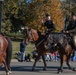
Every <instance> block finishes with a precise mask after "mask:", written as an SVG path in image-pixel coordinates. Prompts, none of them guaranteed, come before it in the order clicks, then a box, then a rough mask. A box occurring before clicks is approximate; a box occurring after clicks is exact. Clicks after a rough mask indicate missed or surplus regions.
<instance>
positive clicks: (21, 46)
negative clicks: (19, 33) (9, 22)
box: [20, 39, 26, 62]
mask: <svg viewBox="0 0 76 75" xmlns="http://www.w3.org/2000/svg"><path fill="white" fill-rule="evenodd" d="M25 48H26V43H25V41H24V40H23V39H22V40H21V43H20V52H21V62H23V61H24V60H25Z"/></svg>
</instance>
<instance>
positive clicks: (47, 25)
mask: <svg viewBox="0 0 76 75" xmlns="http://www.w3.org/2000/svg"><path fill="white" fill-rule="evenodd" d="M44 26H46V28H47V29H51V31H54V30H55V25H54V23H53V22H52V20H47V21H46V22H45V23H44Z"/></svg>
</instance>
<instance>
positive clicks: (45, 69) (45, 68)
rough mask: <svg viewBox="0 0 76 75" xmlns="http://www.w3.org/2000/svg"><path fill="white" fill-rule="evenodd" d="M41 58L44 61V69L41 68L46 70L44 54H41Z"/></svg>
mask: <svg viewBox="0 0 76 75" xmlns="http://www.w3.org/2000/svg"><path fill="white" fill-rule="evenodd" d="M42 59H43V62H44V69H43V70H46V67H47V64H46V61H45V58H44V55H42Z"/></svg>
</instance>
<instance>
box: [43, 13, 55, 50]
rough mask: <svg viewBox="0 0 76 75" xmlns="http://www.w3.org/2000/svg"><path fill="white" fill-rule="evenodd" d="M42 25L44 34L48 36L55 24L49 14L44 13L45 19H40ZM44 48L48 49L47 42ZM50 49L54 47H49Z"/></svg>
mask: <svg viewBox="0 0 76 75" xmlns="http://www.w3.org/2000/svg"><path fill="white" fill-rule="evenodd" d="M42 25H43V26H44V27H46V29H47V30H46V31H45V35H46V38H48V36H49V34H50V33H51V32H54V30H55V29H56V28H55V24H54V23H53V21H52V19H51V16H50V14H46V15H45V19H43V20H42ZM45 48H46V49H48V48H49V47H47V44H46V45H45ZM51 50H54V47H51Z"/></svg>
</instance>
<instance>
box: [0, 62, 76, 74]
mask: <svg viewBox="0 0 76 75" xmlns="http://www.w3.org/2000/svg"><path fill="white" fill-rule="evenodd" d="M70 64H71V65H72V66H73V67H75V68H76V62H70ZM32 65H33V62H12V63H11V69H12V74H10V75H57V68H58V67H59V65H60V62H47V70H46V71H43V62H38V63H37V65H36V68H35V71H31V69H32ZM0 75H5V71H4V67H3V68H1V71H0ZM61 75H76V72H73V71H71V70H68V68H67V65H66V63H64V71H63V73H62V74H61Z"/></svg>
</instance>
